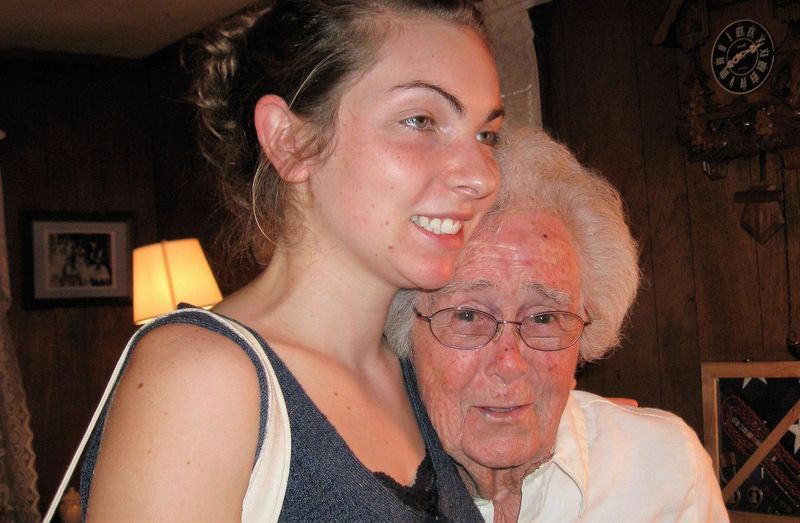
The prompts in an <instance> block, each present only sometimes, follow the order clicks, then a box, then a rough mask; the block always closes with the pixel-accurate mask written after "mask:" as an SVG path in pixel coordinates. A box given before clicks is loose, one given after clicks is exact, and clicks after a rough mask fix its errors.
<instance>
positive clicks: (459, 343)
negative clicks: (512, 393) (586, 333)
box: [414, 307, 592, 351]
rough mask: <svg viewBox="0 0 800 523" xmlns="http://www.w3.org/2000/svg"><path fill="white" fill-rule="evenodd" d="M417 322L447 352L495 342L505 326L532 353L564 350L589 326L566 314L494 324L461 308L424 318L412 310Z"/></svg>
mask: <svg viewBox="0 0 800 523" xmlns="http://www.w3.org/2000/svg"><path fill="white" fill-rule="evenodd" d="M414 313H415V314H416V315H417V318H419V319H421V320H425V321H427V322H428V325H429V326H430V328H431V333H432V334H433V337H434V338H436V339H437V340H438V341H439V343H441V344H442V345H445V346H447V347H450V348H451V349H459V350H473V349H480V348H481V347H483V346H484V345H487V344H488V343H489V342H491V341H492V340H495V339H497V338H498V337H499V336H500V335H501V334H502V331H503V326H504V325H506V324H507V323H510V324H512V325H514V326H515V327H516V329H517V334H519V337H520V339H521V340H522V342H523V343H524V344H525V345H527V346H528V347H530V348H531V349H534V350H541V351H557V350H564V349H567V348H569V347H571V346H572V345H574V344H575V342H576V341H578V339H579V338H580V337H581V335H582V334H583V329H584V327H586V326H587V325H591V323H592V320H591V318H590V319H588V320H584V319H583V318H581V317H580V316H578V315H577V314H573V313H571V312H567V311H542V312H537V313H536V314H531V315H530V316H527V317H526V318H524V319H523V320H522V321H512V320H498V319H497V318H495V317H494V316H492V315H491V314H489V313H488V312H483V311H479V310H475V309H468V308H465V307H451V308H447V309H442V310H439V311H436V312H434V313H433V314H431V315H430V316H425V315H424V314H422V313H421V312H419V311H418V310H417V308H416V307H414Z"/></svg>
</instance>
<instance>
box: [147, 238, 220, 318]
mask: <svg viewBox="0 0 800 523" xmlns="http://www.w3.org/2000/svg"><path fill="white" fill-rule="evenodd" d="M220 300H222V294H221V293H220V291H219V287H218V286H217V282H216V280H215V279H214V275H213V274H212V273H211V268H210V267H209V266H208V261H206V257H205V255H204V254H203V249H202V247H200V242H199V241H198V240H197V239H196V238H187V239H183V240H173V241H162V242H160V243H153V244H150V245H145V246H144V247H139V248H137V249H134V250H133V322H134V323H136V324H137V325H141V324H143V323H147V322H148V321H150V320H152V319H153V318H155V317H156V316H159V315H161V314H164V313H165V312H169V311H173V310H175V309H176V308H177V306H178V304H179V303H181V302H186V303H191V304H192V305H196V306H198V307H204V308H208V307H211V306H213V305H215V304H216V303H218V302H219V301H220Z"/></svg>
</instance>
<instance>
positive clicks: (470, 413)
mask: <svg viewBox="0 0 800 523" xmlns="http://www.w3.org/2000/svg"><path fill="white" fill-rule="evenodd" d="M579 293H580V275H579V267H578V261H577V257H576V253H575V248H574V246H573V242H572V238H571V236H570V234H569V232H568V231H567V229H566V228H565V227H564V225H563V224H562V222H561V221H560V220H559V219H557V218H555V217H553V216H552V215H549V214H544V213H536V214H533V213H512V214H508V215H506V216H505V217H504V218H503V220H502V224H501V225H500V227H499V228H498V229H497V231H496V232H486V231H483V232H482V233H481V234H480V235H479V236H476V237H475V238H474V239H473V240H472V241H471V242H470V243H468V245H467V248H466V250H465V251H464V253H463V254H462V256H461V257H460V259H459V262H458V265H457V268H456V273H455V275H454V278H453V280H452V283H451V284H450V285H448V287H446V288H445V289H443V290H441V291H439V292H437V293H436V294H435V295H433V298H432V303H431V304H430V306H428V303H427V301H426V298H425V297H423V298H422V301H421V303H420V306H419V309H420V312H422V313H423V314H425V315H429V314H432V313H433V312H436V311H438V310H441V309H444V308H447V307H469V308H472V309H478V310H481V311H485V312H488V313H490V314H491V315H493V316H494V317H495V318H497V319H506V320H516V321H520V320H522V319H523V318H525V317H527V316H529V315H531V314H534V313H536V312H540V311H544V310H567V311H570V312H573V313H576V314H579V315H581V316H583V315H584V314H583V310H582V309H579ZM412 339H413V344H414V353H413V360H414V365H415V368H416V373H417V377H418V381H419V386H420V391H421V393H422V398H423V400H424V402H425V405H426V407H427V409H428V412H429V413H430V417H431V420H432V421H433V425H434V427H435V428H436V431H437V432H438V433H439V437H440V438H441V440H442V443H443V444H444V447H445V450H446V451H447V452H448V453H449V454H450V455H451V456H453V457H454V458H455V459H456V461H458V462H459V463H460V464H461V465H462V466H464V467H465V468H466V469H467V471H468V472H470V473H471V474H474V473H475V472H478V471H479V470H477V469H475V467H479V468H480V467H490V468H492V469H497V468H502V469H506V468H520V469H521V471H523V472H524V469H525V468H526V467H529V466H530V465H531V464H532V463H534V462H536V460H538V459H540V458H542V457H544V456H545V455H547V453H548V452H549V451H550V449H551V447H552V445H553V443H554V442H555V434H556V431H557V429H558V423H559V420H560V417H561V413H562V411H563V409H564V405H565V403H566V400H567V396H568V394H569V391H570V390H571V389H572V388H573V387H574V385H575V381H574V377H573V374H574V370H575V366H576V364H577V356H578V344H577V343H576V344H575V345H573V346H571V347H569V348H567V349H565V350H561V351H556V352H542V351H537V350H534V349H531V348H529V347H527V346H526V345H525V344H524V343H522V341H521V340H520V339H519V337H518V336H517V333H516V329H515V328H514V327H513V326H512V325H505V327H504V328H503V332H502V334H501V336H500V337H499V338H497V339H496V340H495V341H492V342H490V343H489V344H488V345H486V346H484V347H482V348H480V349H475V350H456V349H451V348H449V347H445V346H444V345H442V344H441V343H439V342H438V341H437V340H436V338H434V337H433V335H432V334H431V331H430V329H429V327H428V324H427V323H426V322H425V321H417V322H415V324H414V328H413V331H412Z"/></svg>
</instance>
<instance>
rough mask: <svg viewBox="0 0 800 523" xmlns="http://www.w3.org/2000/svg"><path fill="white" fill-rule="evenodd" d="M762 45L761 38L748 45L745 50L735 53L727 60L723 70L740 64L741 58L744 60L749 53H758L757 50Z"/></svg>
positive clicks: (762, 40) (762, 38) (762, 39)
mask: <svg viewBox="0 0 800 523" xmlns="http://www.w3.org/2000/svg"><path fill="white" fill-rule="evenodd" d="M763 43H764V37H763V36H762V37H761V38H759V39H758V41H757V42H753V43H752V44H750V47H748V48H747V49H742V50H741V51H739V52H738V53H736V55H735V56H734V57H733V58H731V59H730V60H728V63H727V64H725V68H726V69H730V68H731V67H733V66H734V65H736V64H738V63H739V62H741V61H742V58H744V57H745V56H747V55H749V54H750V53H755V52H756V51H758V48H759V47H761V44H763Z"/></svg>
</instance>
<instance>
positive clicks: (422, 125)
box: [401, 115, 433, 131]
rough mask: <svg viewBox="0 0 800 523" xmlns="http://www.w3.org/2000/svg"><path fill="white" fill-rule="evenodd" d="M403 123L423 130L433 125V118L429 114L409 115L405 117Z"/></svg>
mask: <svg viewBox="0 0 800 523" xmlns="http://www.w3.org/2000/svg"><path fill="white" fill-rule="evenodd" d="M401 123H402V124H403V125H407V126H409V127H412V128H414V129H417V130H420V131H422V130H424V129H430V128H431V126H432V125H433V120H431V119H430V118H429V117H427V116H420V115H417V116H409V117H408V118H406V119H404V120H403V121H402V122H401Z"/></svg>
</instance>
